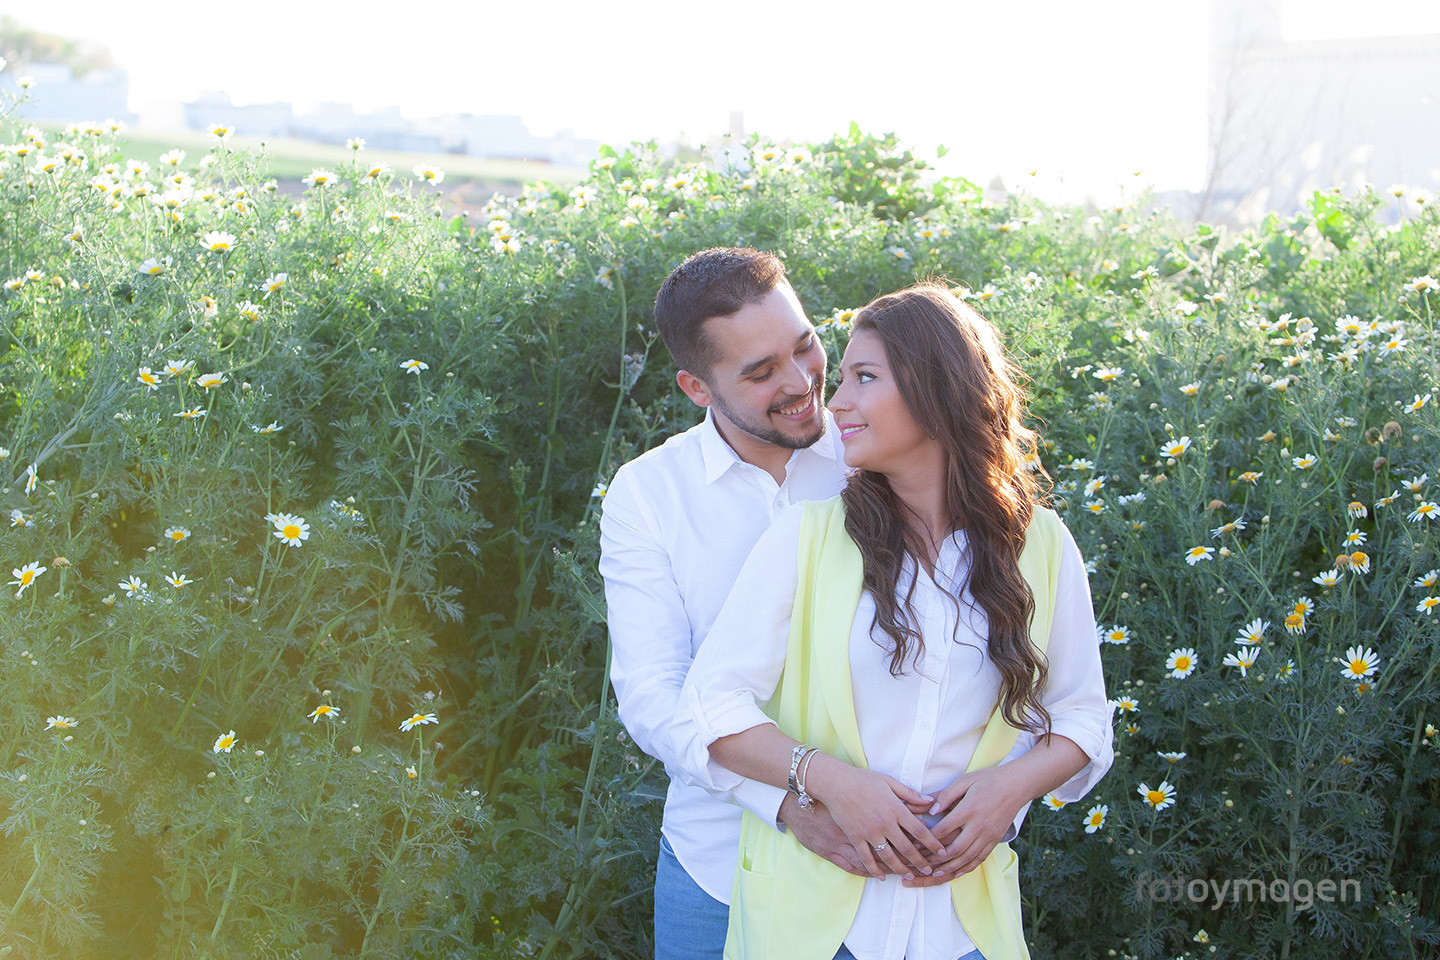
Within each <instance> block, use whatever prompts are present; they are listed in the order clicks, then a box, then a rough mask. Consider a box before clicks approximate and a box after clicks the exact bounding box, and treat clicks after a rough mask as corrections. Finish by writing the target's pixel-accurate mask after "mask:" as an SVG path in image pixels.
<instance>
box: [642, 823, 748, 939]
mask: <svg viewBox="0 0 1440 960" xmlns="http://www.w3.org/2000/svg"><path fill="white" fill-rule="evenodd" d="M729 926H730V908H729V907H728V906H726V905H725V904H723V903H721V902H720V901H719V900H716V899H715V898H714V897H712V896H710V894H708V893H706V892H705V891H704V890H703V889H701V887H700V884H698V883H696V882H695V881H694V880H692V879H691V878H690V874H688V873H686V872H685V868H684V867H682V866H680V861H679V860H677V859H676V857H675V851H674V850H673V849H671V847H670V841H669V840H666V839H665V838H664V837H663V836H662V837H661V838H660V857H659V860H658V862H657V863H656V864H655V960H720V958H721V956H722V955H723V954H724V953H725V932H726V930H727V929H728V928H729Z"/></svg>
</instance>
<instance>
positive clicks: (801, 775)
mask: <svg viewBox="0 0 1440 960" xmlns="http://www.w3.org/2000/svg"><path fill="white" fill-rule="evenodd" d="M819 752H820V748H819V747H811V748H810V749H809V751H808V752H807V753H806V754H805V756H804V757H802V758H801V760H800V764H799V767H798V769H797V771H796V775H795V786H796V790H795V796H796V800H797V801H798V802H799V804H800V809H802V810H809V809H810V805H811V804H813V803H814V802H815V798H814V797H812V796H810V794H809V793H807V792H806V791H805V777H806V774H807V773H808V772H809V770H810V761H811V760H813V759H815V754H817V753H819Z"/></svg>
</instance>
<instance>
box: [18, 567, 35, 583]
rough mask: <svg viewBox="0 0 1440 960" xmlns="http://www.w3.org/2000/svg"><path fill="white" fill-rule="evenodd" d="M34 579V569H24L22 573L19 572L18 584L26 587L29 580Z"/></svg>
mask: <svg viewBox="0 0 1440 960" xmlns="http://www.w3.org/2000/svg"><path fill="white" fill-rule="evenodd" d="M34 579H35V571H34V570H26V571H25V572H24V573H22V574H20V586H22V587H28V586H30V581H31V580H34Z"/></svg>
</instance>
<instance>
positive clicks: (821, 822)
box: [780, 793, 870, 877]
mask: <svg viewBox="0 0 1440 960" xmlns="http://www.w3.org/2000/svg"><path fill="white" fill-rule="evenodd" d="M780 822H781V823H783V824H785V829H787V830H789V831H790V832H791V833H793V834H794V835H795V839H796V840H799V841H800V845H801V846H803V847H804V848H805V849H807V850H809V851H810V852H811V853H814V854H815V855H816V856H818V857H823V858H824V859H826V860H829V861H830V862H831V863H833V864H835V866H837V867H839V868H840V869H841V870H844V871H845V872H846V873H853V874H854V875H855V876H857V877H868V876H870V874H869V873H868V872H867V871H866V870H865V866H864V865H863V864H862V863H861V862H860V856H859V854H857V853H856V852H855V845H854V844H853V843H851V842H850V839H849V838H848V837H846V836H845V831H844V830H841V829H840V827H839V825H838V824H836V823H835V818H834V817H832V816H830V811H829V810H826V809H825V805H824V804H823V803H821V802H820V801H819V800H816V801H814V802H813V803H812V804H811V805H810V809H809V810H802V809H801V808H800V801H798V800H796V799H795V794H793V793H786V794H785V799H784V800H782V801H780Z"/></svg>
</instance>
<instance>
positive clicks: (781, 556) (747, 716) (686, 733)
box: [671, 504, 803, 791]
mask: <svg viewBox="0 0 1440 960" xmlns="http://www.w3.org/2000/svg"><path fill="white" fill-rule="evenodd" d="M802 512H803V504H797V505H795V506H791V507H788V508H786V509H785V510H783V511H781V512H780V514H779V515H778V516H777V517H776V519H775V522H774V523H773V524H772V525H771V526H770V529H768V530H766V531H765V533H764V535H763V536H761V538H760V539H759V541H757V542H756V544H755V547H754V549H753V550H751V552H750V556H749V557H748V558H747V559H746V561H745V565H744V566H743V567H741V569H740V575H739V576H738V577H737V578H736V580H735V586H734V587H733V589H731V591H730V596H729V597H728V598H727V599H726V600H725V605H724V606H723V607H721V609H720V613H719V615H718V616H717V617H716V618H715V622H714V624H713V625H712V626H711V628H710V632H709V634H707V635H706V637H705V640H704V642H703V643H701V644H700V650H699V652H698V653H696V655H695V663H694V665H693V666H692V667H691V668H690V673H689V675H688V676H687V677H686V678H685V686H684V689H683V690H682V692H681V696H680V705H679V709H678V710H677V711H676V714H675V717H674V722H673V723H672V725H671V741H672V747H673V750H674V752H675V755H676V757H677V762H678V764H679V767H680V772H681V775H682V776H684V777H686V778H687V780H688V781H689V782H692V783H696V784H699V785H700V786H702V787H704V788H705V789H707V790H711V791H716V790H733V789H734V787H735V784H736V783H738V782H739V781H740V779H741V778H740V777H739V776H738V775H736V774H735V773H732V772H731V771H730V770H727V769H726V768H725V767H724V766H722V765H721V764H719V763H717V762H716V761H714V760H712V759H711V758H710V744H712V743H714V742H715V741H716V740H719V739H720V738H722V737H728V736H731V735H733V734H736V733H742V732H743V731H745V730H749V729H750V728H752V727H756V726H760V725H761V724H766V723H774V720H772V719H771V718H770V717H769V716H768V715H767V714H766V713H765V711H764V707H765V705H766V704H768V703H769V702H770V698H771V697H772V696H773V695H774V693H775V687H776V686H777V685H778V684H779V682H780V675H781V674H782V673H783V672H784V669H785V653H786V649H787V647H788V646H789V640H790V614H791V610H792V608H793V607H794V604H795V587H796V584H797V582H798V576H797V569H796V564H797V559H796V556H797V547H798V545H799V542H800V520H801V515H802Z"/></svg>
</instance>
